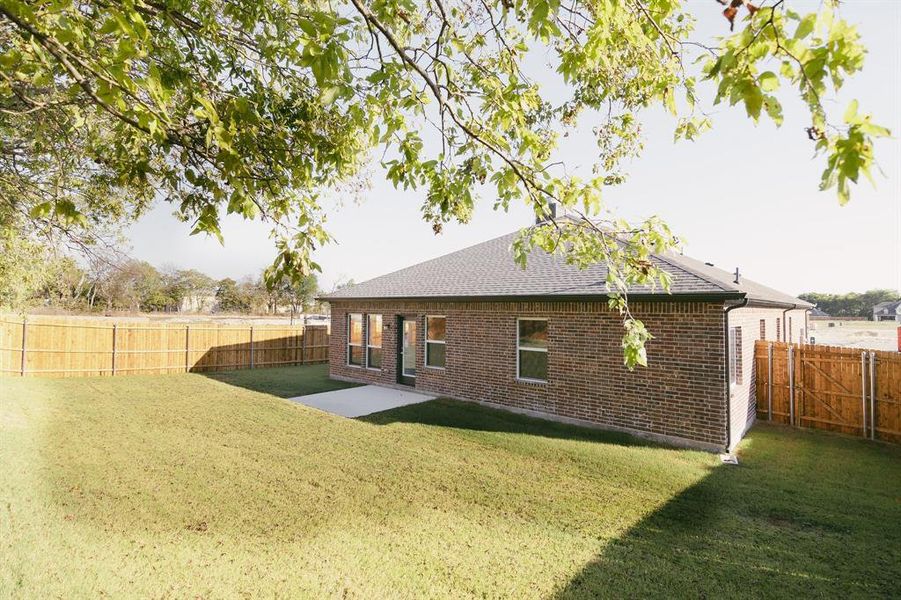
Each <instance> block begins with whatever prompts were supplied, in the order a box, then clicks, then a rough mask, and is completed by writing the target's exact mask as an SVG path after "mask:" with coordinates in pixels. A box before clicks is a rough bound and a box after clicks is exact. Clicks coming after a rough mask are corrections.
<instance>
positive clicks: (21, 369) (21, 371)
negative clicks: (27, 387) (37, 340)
mask: <svg viewBox="0 0 901 600" xmlns="http://www.w3.org/2000/svg"><path fill="white" fill-rule="evenodd" d="M27 334H28V319H26V318H24V317H23V318H22V362H21V364H20V366H19V375H20V376H21V377H25V338H26V336H27Z"/></svg>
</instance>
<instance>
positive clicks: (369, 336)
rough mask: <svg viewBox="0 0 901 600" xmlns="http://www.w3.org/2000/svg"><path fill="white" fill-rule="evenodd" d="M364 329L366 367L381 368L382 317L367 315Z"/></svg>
mask: <svg viewBox="0 0 901 600" xmlns="http://www.w3.org/2000/svg"><path fill="white" fill-rule="evenodd" d="M367 319H368V323H367V324H368V327H366V366H367V367H368V368H370V369H381V368H382V315H369V316H368V317H367Z"/></svg>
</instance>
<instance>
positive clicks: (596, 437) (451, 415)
mask: <svg viewBox="0 0 901 600" xmlns="http://www.w3.org/2000/svg"><path fill="white" fill-rule="evenodd" d="M357 420H358V421H362V422H365V423H371V424H373V425H390V424H392V423H410V424H418V425H428V426H430V427H445V428H451V429H458V430H469V431H481V432H493V433H519V434H524V435H533V436H536V437H544V438H552V439H563V440H575V441H585V442H598V443H604V444H615V445H618V446H653V447H660V446H661V444H657V443H654V442H651V441H649V440H645V439H642V438H639V437H636V436H634V435H630V434H628V433H623V432H617V431H610V430H603V429H593V428H591V427H582V426H579V425H570V424H568V423H560V422H557V421H551V420H549V419H540V418H536V417H531V416H528V415H522V414H518V413H514V412H510V411H506V410H500V409H497V408H492V407H488V406H483V405H481V404H477V403H475V402H464V401H461V400H451V399H448V398H438V399H436V400H430V401H428V402H420V403H419V404H410V405H407V406H402V407H400V408H394V409H391V410H386V411H382V412H377V413H373V414H371V415H366V416H363V417H358V418H357Z"/></svg>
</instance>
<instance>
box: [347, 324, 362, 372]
mask: <svg viewBox="0 0 901 600" xmlns="http://www.w3.org/2000/svg"><path fill="white" fill-rule="evenodd" d="M347 364H349V365H353V366H355V367H361V366H363V315H362V314H360V313H351V314H349V315H347Z"/></svg>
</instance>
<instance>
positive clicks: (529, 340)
mask: <svg viewBox="0 0 901 600" xmlns="http://www.w3.org/2000/svg"><path fill="white" fill-rule="evenodd" d="M516 329H517V332H516V377H517V378H519V379H525V380H528V381H547V340H548V337H547V319H517V320H516Z"/></svg>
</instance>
